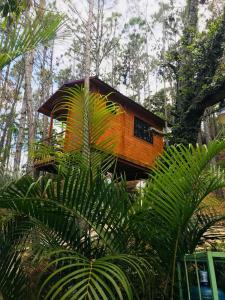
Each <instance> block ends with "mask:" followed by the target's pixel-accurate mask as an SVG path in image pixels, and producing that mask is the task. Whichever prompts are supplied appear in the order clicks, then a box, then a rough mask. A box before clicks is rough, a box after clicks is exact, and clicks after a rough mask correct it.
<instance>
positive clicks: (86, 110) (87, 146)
mask: <svg viewBox="0 0 225 300" xmlns="http://www.w3.org/2000/svg"><path fill="white" fill-rule="evenodd" d="M93 9H94V0H89V12H88V23H87V31H86V51H85V80H84V88H85V97H84V131H83V156H84V158H85V161H86V164H88V165H90V136H89V135H90V130H89V129H90V128H89V119H90V118H89V103H88V102H89V97H88V94H89V89H90V80H89V78H90V67H91V27H92V20H93Z"/></svg>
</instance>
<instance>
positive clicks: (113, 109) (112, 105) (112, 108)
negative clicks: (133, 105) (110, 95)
mask: <svg viewBox="0 0 225 300" xmlns="http://www.w3.org/2000/svg"><path fill="white" fill-rule="evenodd" d="M106 107H108V109H109V110H110V112H111V113H112V114H115V115H116V113H117V106H116V104H115V103H114V102H112V101H110V100H107V101H106Z"/></svg>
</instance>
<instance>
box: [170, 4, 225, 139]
mask: <svg viewBox="0 0 225 300" xmlns="http://www.w3.org/2000/svg"><path fill="white" fill-rule="evenodd" d="M198 6H199V1H198V0H188V1H187V6H186V16H185V22H184V31H183V36H182V38H181V40H180V42H179V43H178V45H177V50H175V51H171V52H170V53H169V54H168V64H167V66H168V67H169V68H171V69H172V70H173V72H174V78H175V80H176V87H177V90H176V104H175V111H174V126H173V130H172V133H173V138H172V143H184V144H188V143H193V144H195V143H196V141H197V136H198V132H199V129H200V124H201V119H202V117H203V115H204V112H205V110H206V109H207V108H208V107H210V106H213V105H215V104H216V103H219V102H220V101H222V100H223V99H224V97H225V76H224V75H223V74H224V71H223V70H224V66H223V64H222V63H221V59H222V57H223V55H224V42H225V11H224V13H223V14H222V15H221V16H219V17H218V18H217V19H216V20H213V21H211V22H209V24H208V27H207V31H205V32H202V33H199V31H198Z"/></svg>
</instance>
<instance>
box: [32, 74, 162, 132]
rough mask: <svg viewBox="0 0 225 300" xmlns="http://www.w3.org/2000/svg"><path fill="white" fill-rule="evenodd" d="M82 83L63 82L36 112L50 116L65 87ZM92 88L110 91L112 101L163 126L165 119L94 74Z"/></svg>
mask: <svg viewBox="0 0 225 300" xmlns="http://www.w3.org/2000/svg"><path fill="white" fill-rule="evenodd" d="M83 84H84V79H80V80H73V81H70V82H67V83H65V84H63V85H62V86H61V87H60V88H59V89H58V90H57V91H56V92H55V93H54V94H53V95H52V96H51V97H50V98H49V99H48V100H47V101H46V102H45V103H44V104H42V106H41V107H40V108H39V109H38V112H40V113H42V114H45V115H47V116H50V115H51V111H53V109H54V107H55V105H56V104H58V103H59V102H60V101H61V99H62V98H61V97H62V96H64V95H65V88H67V87H74V86H76V85H78V86H81V85H83ZM93 88H95V89H96V88H97V90H98V91H99V92H100V93H102V94H103V95H107V94H109V93H110V94H111V95H110V99H112V100H113V101H114V102H116V103H118V104H120V105H122V106H124V107H126V106H127V107H129V108H130V109H131V110H133V111H134V112H136V113H138V114H140V115H142V116H143V117H145V118H148V119H149V120H152V121H154V122H155V123H156V124H158V125H159V126H161V127H164V125H165V121H164V120H163V119H162V118H160V117H158V116H156V115H155V114H153V113H152V112H150V111H149V110H147V109H146V108H144V107H143V106H142V105H140V104H138V103H137V102H135V101H133V100H131V99H130V98H128V97H126V96H125V95H123V94H121V93H120V92H119V91H117V90H116V89H114V88H113V87H111V86H110V85H109V84H107V83H105V82H104V81H102V80H101V79H99V78H98V77H96V76H95V77H90V89H91V90H93Z"/></svg>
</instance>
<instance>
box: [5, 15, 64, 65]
mask: <svg viewBox="0 0 225 300" xmlns="http://www.w3.org/2000/svg"><path fill="white" fill-rule="evenodd" d="M62 25H63V17H62V16H60V15H57V14H52V13H46V14H44V15H43V17H42V19H41V20H40V18H39V17H36V18H35V19H34V20H32V21H31V22H30V23H29V24H27V25H22V24H21V20H19V21H18V22H17V23H14V24H12V25H11V27H10V28H6V29H5V28H1V33H0V70H2V69H3V68H4V67H5V66H6V65H8V64H9V63H10V62H11V61H13V60H14V59H15V58H17V57H18V56H20V55H22V54H24V53H25V52H27V51H30V50H33V49H34V48H36V47H37V46H38V45H40V44H41V43H46V42H48V41H49V40H51V39H53V38H54V37H55V36H56V33H57V31H58V30H59V29H60V28H61V27H62ZM0 26H1V25H0Z"/></svg>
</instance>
